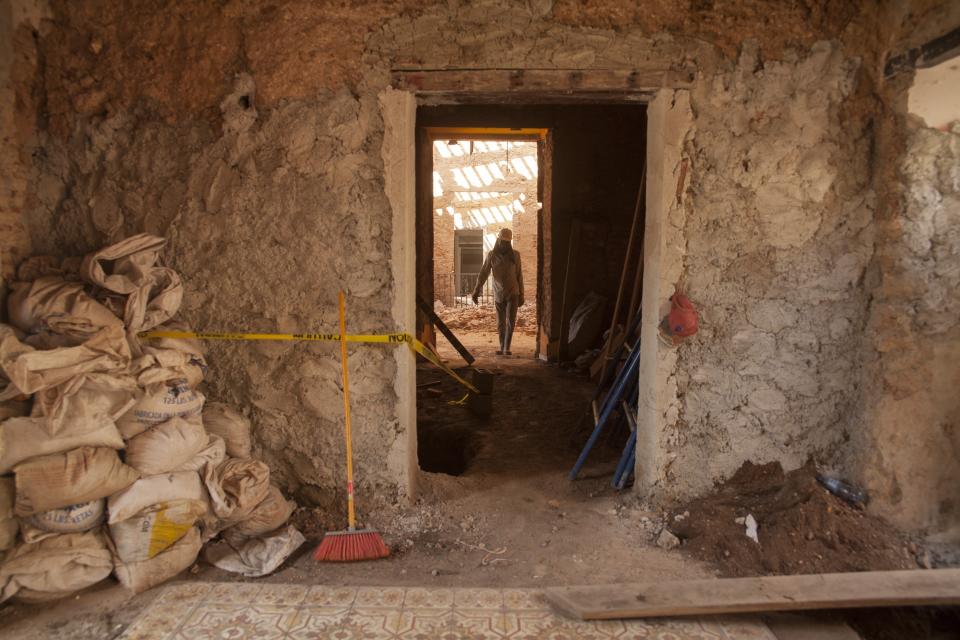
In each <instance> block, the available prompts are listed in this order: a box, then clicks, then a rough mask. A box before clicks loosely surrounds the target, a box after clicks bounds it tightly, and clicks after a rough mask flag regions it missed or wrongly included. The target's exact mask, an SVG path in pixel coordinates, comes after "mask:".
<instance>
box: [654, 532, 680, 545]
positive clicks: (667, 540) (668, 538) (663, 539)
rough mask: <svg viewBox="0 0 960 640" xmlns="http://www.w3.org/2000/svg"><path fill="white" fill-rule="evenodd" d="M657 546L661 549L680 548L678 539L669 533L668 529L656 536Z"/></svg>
mask: <svg viewBox="0 0 960 640" xmlns="http://www.w3.org/2000/svg"><path fill="white" fill-rule="evenodd" d="M657 546H658V547H660V548H661V549H676V548H677V547H679V546H680V538H678V537H677V536H675V535H674V534H672V533H670V530H669V529H663V530H662V531H661V532H660V535H659V536H657Z"/></svg>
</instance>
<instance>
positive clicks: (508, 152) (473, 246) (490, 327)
mask: <svg viewBox="0 0 960 640" xmlns="http://www.w3.org/2000/svg"><path fill="white" fill-rule="evenodd" d="M487 135H490V136H492V135H496V132H495V131H493V132H491V133H489V134H487ZM537 145H538V142H537V141H536V140H523V139H516V138H514V139H503V140H494V139H489V138H485V139H478V140H474V139H469V140H467V139H450V140H434V141H433V174H432V178H433V205H432V208H433V214H434V218H433V286H434V300H433V304H434V311H435V313H436V314H437V316H438V317H439V318H440V319H441V320H442V321H443V322H444V323H445V324H446V325H447V327H448V328H450V329H451V330H452V331H454V332H455V333H456V335H457V337H458V338H459V339H460V340H461V341H466V342H469V343H471V344H479V345H481V347H480V350H481V352H483V354H484V355H486V351H488V350H489V349H488V348H487V345H490V346H493V347H494V351H496V350H497V349H499V339H500V338H499V335H498V326H497V312H496V309H495V302H496V301H495V295H494V275H493V274H490V275H489V276H488V277H487V278H486V279H485V280H484V281H483V282H478V278H479V276H480V273H481V268H482V265H483V262H484V258H485V257H486V256H487V255H488V254H489V252H490V251H492V250H493V248H494V245H495V244H496V242H497V235H498V234H499V233H501V232H502V230H504V229H508V230H510V233H511V235H512V240H511V244H512V248H513V249H514V251H516V253H517V257H518V258H519V267H520V269H519V271H518V276H519V278H518V281H519V282H518V284H520V285H521V286H522V290H521V292H520V301H522V302H523V304H522V305H520V307H519V308H518V309H517V317H516V326H515V329H514V336H515V341H514V342H513V343H512V345H511V355H515V356H517V357H527V358H532V357H533V356H534V344H535V340H534V338H535V336H536V334H537V312H536V301H537V295H536V285H537V218H538V216H539V214H540V208H541V203H540V202H539V198H538V196H537V191H538V189H537V174H538V171H537V168H538V167H537V165H538V163H537ZM475 292H476V293H477V294H478V296H477V302H476V303H475V302H474V300H473V294H474V293H475Z"/></svg>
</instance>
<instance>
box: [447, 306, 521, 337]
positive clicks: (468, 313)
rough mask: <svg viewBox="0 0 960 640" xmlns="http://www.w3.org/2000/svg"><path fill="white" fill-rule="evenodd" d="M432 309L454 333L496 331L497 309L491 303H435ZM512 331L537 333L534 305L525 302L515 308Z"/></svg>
mask: <svg viewBox="0 0 960 640" xmlns="http://www.w3.org/2000/svg"><path fill="white" fill-rule="evenodd" d="M434 310H435V311H436V314H437V315H438V316H440V319H441V320H443V323H444V324H445V325H447V326H448V327H450V329H451V330H452V331H453V332H454V333H457V332H458V331H463V332H467V331H469V332H478V331H490V332H494V333H495V332H496V331H497V310H496V309H495V308H494V306H493V304H492V303H491V304H481V305H479V306H478V305H468V306H463V307H461V306H443V305H441V304H436V305H435V307H434ZM514 332H515V333H521V334H524V335H528V336H534V335H536V334H537V307H536V305H532V304H525V305H523V306H522V307H520V308H519V309H517V326H516V328H515V329H514Z"/></svg>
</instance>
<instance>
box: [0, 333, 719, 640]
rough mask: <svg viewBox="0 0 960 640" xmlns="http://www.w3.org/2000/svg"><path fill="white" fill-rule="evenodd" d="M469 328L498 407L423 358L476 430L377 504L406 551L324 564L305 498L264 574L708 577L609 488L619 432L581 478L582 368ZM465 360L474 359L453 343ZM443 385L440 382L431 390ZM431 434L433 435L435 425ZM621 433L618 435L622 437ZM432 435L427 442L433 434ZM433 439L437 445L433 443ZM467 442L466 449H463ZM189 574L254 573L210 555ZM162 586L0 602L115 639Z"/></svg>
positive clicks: (538, 582) (15, 633)
mask: <svg viewBox="0 0 960 640" xmlns="http://www.w3.org/2000/svg"><path fill="white" fill-rule="evenodd" d="M460 337H461V339H462V340H463V341H464V342H465V344H466V346H467V347H468V348H469V349H470V350H471V351H472V352H473V353H474V355H475V356H476V357H477V363H476V366H478V367H480V368H485V369H488V370H490V371H492V372H494V374H495V382H494V388H495V398H494V405H493V407H494V409H493V414H492V416H491V417H490V418H489V419H488V420H480V419H478V418H475V417H473V416H472V415H471V414H470V413H469V411H468V410H467V409H466V408H465V407H463V406H458V405H450V404H447V402H448V401H449V400H457V399H459V397H460V389H458V388H457V387H456V384H455V383H449V382H447V379H445V378H446V377H445V376H443V375H442V374H441V373H440V372H438V371H437V370H436V369H434V368H430V367H429V366H424V367H423V368H421V369H420V370H419V371H418V384H423V383H426V382H431V381H435V380H439V381H440V382H441V384H440V385H431V386H429V387H421V388H420V389H419V390H418V404H420V405H421V407H420V409H421V413H422V414H423V415H424V417H426V416H430V418H431V419H432V423H428V424H427V429H428V430H429V432H430V433H432V434H434V435H435V434H437V433H440V434H446V435H445V436H444V437H446V438H447V439H446V440H444V442H445V443H447V444H448V445H450V446H451V448H453V449H455V450H465V449H464V447H462V446H460V445H458V444H457V443H458V439H459V438H465V439H466V440H468V441H469V442H470V446H469V452H470V455H469V459H465V464H464V465H462V466H463V468H462V469H461V471H462V474H461V475H459V476H452V475H446V474H441V473H423V474H422V478H421V482H420V490H421V495H420V497H419V499H418V501H417V503H416V504H415V505H413V506H412V507H409V508H396V509H389V508H388V509H384V510H382V511H379V512H377V513H373V514H366V518H367V521H368V522H369V523H370V524H372V525H373V526H375V527H376V528H377V529H378V530H379V531H381V532H382V533H383V535H384V538H385V539H386V541H387V543H388V544H389V545H390V546H391V548H392V550H393V555H392V556H391V557H390V558H389V559H386V560H381V561H377V562H367V563H352V564H342V565H337V564H320V563H317V562H315V561H314V560H313V559H312V558H311V557H310V552H311V551H312V550H313V548H314V547H315V546H316V544H317V543H318V542H319V540H320V539H321V538H322V535H323V532H324V531H326V530H328V529H341V528H342V527H343V523H342V522H339V521H338V519H337V518H335V517H332V516H330V515H329V514H327V513H325V512H322V511H320V510H317V509H308V508H305V509H300V510H298V512H297V513H295V514H294V518H293V519H294V522H296V523H297V524H298V526H300V528H301V530H302V531H303V532H304V534H305V535H306V536H307V539H308V541H307V544H305V545H304V546H303V547H302V548H301V549H300V550H299V551H298V553H297V554H296V555H295V556H294V557H293V558H292V559H291V560H290V561H288V562H287V563H286V564H285V565H284V566H283V567H281V569H280V570H278V571H277V572H276V573H274V574H273V575H271V576H268V577H266V578H262V579H261V580H264V581H269V582H283V583H298V584H344V585H384V586H391V585H421V586H423V585H426V586H432V585H437V586H478V587H486V586H516V587H538V586H547V585H561V584H574V583H584V584H586V583H606V582H623V581H637V580H666V579H674V578H693V577H706V576H710V575H713V572H712V571H711V570H710V569H709V568H708V567H707V566H706V565H704V564H702V563H700V562H698V561H696V560H693V559H690V558H689V557H687V556H685V555H683V554H681V553H680V552H679V551H677V550H670V551H667V550H664V549H660V548H658V547H657V546H656V544H655V540H656V537H657V534H658V533H659V532H660V530H661V528H662V527H663V523H664V522H665V517H666V514H665V513H664V512H662V511H657V510H654V509H652V508H650V507H649V506H647V505H644V504H642V503H638V502H637V500H636V498H635V497H633V496H632V494H630V493H629V492H626V493H617V492H615V491H614V490H613V489H611V488H610V487H609V481H610V475H611V473H612V470H613V466H614V464H615V461H616V455H617V453H618V451H617V449H618V447H619V446H620V445H622V443H620V444H619V445H618V444H617V443H614V442H610V443H609V444H608V445H607V446H605V447H600V448H598V449H597V451H596V455H594V456H592V457H591V460H590V462H589V463H588V465H587V466H586V468H585V470H584V472H583V473H582V474H581V476H580V478H579V479H578V480H577V481H575V482H571V481H569V480H568V479H567V477H566V473H567V471H568V470H569V468H570V466H571V465H572V464H573V461H574V459H575V458H576V455H577V453H578V451H579V448H580V446H581V445H582V438H583V437H585V431H583V430H584V429H588V428H589V427H588V425H587V424H586V423H585V422H584V423H581V424H580V429H579V430H578V429H577V426H578V421H579V418H580V415H581V414H582V413H583V412H584V411H585V409H586V407H587V406H588V404H589V398H590V393H591V392H592V389H593V387H592V384H591V383H590V382H589V381H588V380H587V379H586V378H585V377H583V376H582V375H580V374H577V373H575V372H573V371H569V370H565V369H561V368H558V367H556V366H553V365H547V364H544V363H541V362H538V361H536V360H534V359H533V357H532V356H533V348H534V341H533V337H532V336H530V335H524V334H518V335H517V336H516V337H515V348H514V350H513V352H514V355H513V356H512V357H498V356H496V355H495V354H494V351H495V350H496V342H497V339H496V334H495V333H490V332H482V333H479V332H478V333H466V334H462V335H461V336H460ZM438 349H439V351H440V354H441V355H442V356H443V357H444V358H445V359H447V360H448V361H449V362H450V363H451V365H453V366H459V365H461V364H463V362H462V360H459V358H458V357H457V356H456V352H454V351H453V350H452V348H450V347H449V346H448V345H446V344H444V343H443V342H442V338H441V344H440V345H438ZM433 388H439V389H440V393H434V392H429V391H427V389H433ZM427 439H429V436H428V438H427ZM615 445H616V446H615ZM421 446H424V445H421ZM429 446H430V445H427V448H429ZM458 447H459V448H458ZM180 579H185V580H197V579H202V580H218V581H242V580H245V579H244V578H241V577H238V576H236V575H234V574H229V573H226V572H223V571H220V570H218V569H215V568H213V567H211V566H210V565H208V564H206V563H205V562H203V561H202V560H199V561H198V562H197V564H196V565H195V566H194V567H193V569H192V570H191V571H190V572H188V573H185V574H183V575H182V576H180ZM153 597H155V592H148V593H145V594H142V595H140V596H136V597H132V598H131V597H130V596H129V595H128V594H127V592H125V591H124V590H123V589H122V588H120V587H119V586H118V585H116V584H113V583H112V581H106V582H104V583H103V584H102V585H100V586H98V587H94V588H92V589H90V590H88V591H86V592H83V593H80V594H78V595H77V596H75V597H74V598H71V599H69V600H66V601H61V602H59V603H58V604H57V605H56V606H53V607H51V606H50V605H26V604H16V603H14V604H7V605H5V606H3V607H0V620H2V622H0V635H2V636H3V637H4V638H5V639H12V638H112V637H116V636H118V635H119V634H120V633H122V632H123V630H124V629H125V628H126V627H127V626H128V625H129V624H130V622H131V621H132V620H133V619H134V618H135V617H136V615H137V613H138V612H139V611H141V610H142V608H143V607H144V606H145V605H146V604H147V603H149V602H150V601H151V600H152V598H153Z"/></svg>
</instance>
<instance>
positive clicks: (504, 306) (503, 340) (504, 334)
mask: <svg viewBox="0 0 960 640" xmlns="http://www.w3.org/2000/svg"><path fill="white" fill-rule="evenodd" d="M518 302H519V300H518V296H510V297H509V298H507V299H506V300H504V301H502V302H501V301H499V300H497V302H496V305H497V333H499V334H500V350H501V351H503V352H507V351H510V343H511V342H512V341H513V328H514V327H515V326H517V307H518V306H519V305H518Z"/></svg>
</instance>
